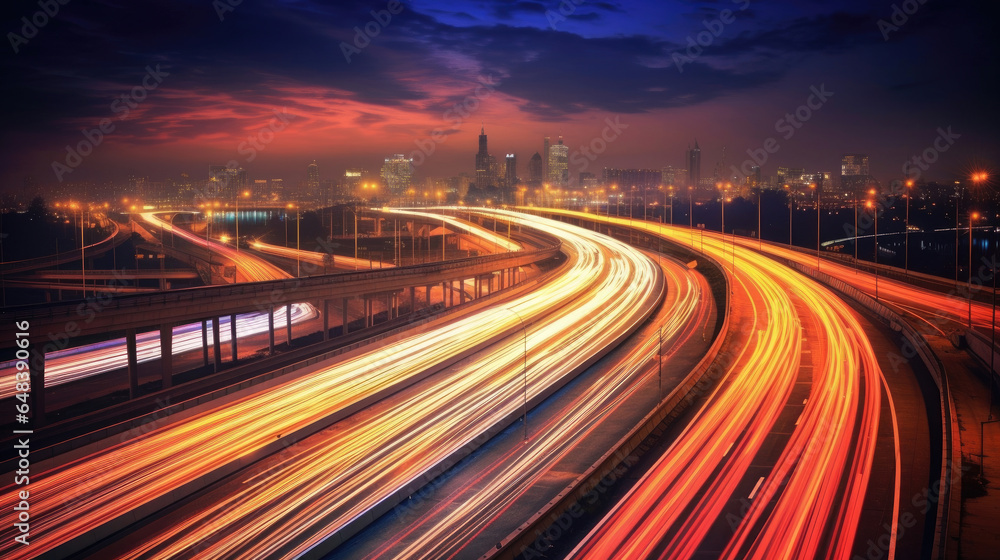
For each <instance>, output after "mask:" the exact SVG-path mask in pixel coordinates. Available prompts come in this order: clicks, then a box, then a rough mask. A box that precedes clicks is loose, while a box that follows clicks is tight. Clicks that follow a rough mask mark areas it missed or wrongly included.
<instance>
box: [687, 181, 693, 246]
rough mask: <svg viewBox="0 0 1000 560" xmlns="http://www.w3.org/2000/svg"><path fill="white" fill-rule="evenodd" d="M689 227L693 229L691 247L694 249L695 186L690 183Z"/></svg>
mask: <svg viewBox="0 0 1000 560" xmlns="http://www.w3.org/2000/svg"><path fill="white" fill-rule="evenodd" d="M688 229H689V230H690V231H691V248H692V249H694V187H693V186H691V185H688Z"/></svg>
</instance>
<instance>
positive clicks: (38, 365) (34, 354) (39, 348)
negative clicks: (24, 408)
mask: <svg viewBox="0 0 1000 560" xmlns="http://www.w3.org/2000/svg"><path fill="white" fill-rule="evenodd" d="M44 345H45V340H44V339H41V338H38V339H35V340H33V341H32V342H31V351H30V352H29V355H30V357H29V360H28V373H29V378H30V379H31V421H32V424H31V426H32V428H40V427H42V426H44V425H45V424H46V421H45V349H44ZM21 355H22V356H23V355H24V354H21ZM18 427H19V428H20V427H21V426H20V424H18ZM23 427H25V428H27V426H23Z"/></svg>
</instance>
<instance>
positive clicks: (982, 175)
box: [969, 171, 997, 473]
mask: <svg viewBox="0 0 1000 560" xmlns="http://www.w3.org/2000/svg"><path fill="white" fill-rule="evenodd" d="M988 178H989V175H988V174H987V173H986V172H984V171H978V172H976V173H973V174H972V183H973V184H974V185H976V186H977V187H978V186H979V185H980V184H981V183H984V182H985V181H986V180H987V179H988ZM995 217H996V214H994V218H995ZM970 246H971V243H970ZM996 248H997V226H996V224H993V251H994V252H996ZM993 261H994V262H993V268H992V270H991V272H992V274H993V321H992V323H991V328H990V373H989V384H990V409H989V418H987V421H990V422H991V421H993V372H994V371H995V368H996V344H997V329H996V325H997V267H996V257H994V259H993ZM969 270H970V271H971V270H972V267H971V266H970V267H969ZM980 428H981V427H980ZM980 473H982V471H981V470H980Z"/></svg>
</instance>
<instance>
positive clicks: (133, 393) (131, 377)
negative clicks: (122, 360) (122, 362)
mask: <svg viewBox="0 0 1000 560" xmlns="http://www.w3.org/2000/svg"><path fill="white" fill-rule="evenodd" d="M135 344H136V343H135V329H128V330H126V331H125V348H126V353H127V354H128V398H130V399H134V398H136V397H138V396H139V360H138V358H137V356H136V351H135Z"/></svg>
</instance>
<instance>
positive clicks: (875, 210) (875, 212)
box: [865, 189, 878, 301]
mask: <svg viewBox="0 0 1000 560" xmlns="http://www.w3.org/2000/svg"><path fill="white" fill-rule="evenodd" d="M874 192H875V191H874V189H873V190H872V193H873V194H874ZM876 200H877V198H876ZM865 206H867V207H868V208H871V209H872V214H873V215H874V217H875V301H878V205H877V204H876V203H875V202H872V201H871V200H869V201H868V202H867V203H865Z"/></svg>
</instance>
